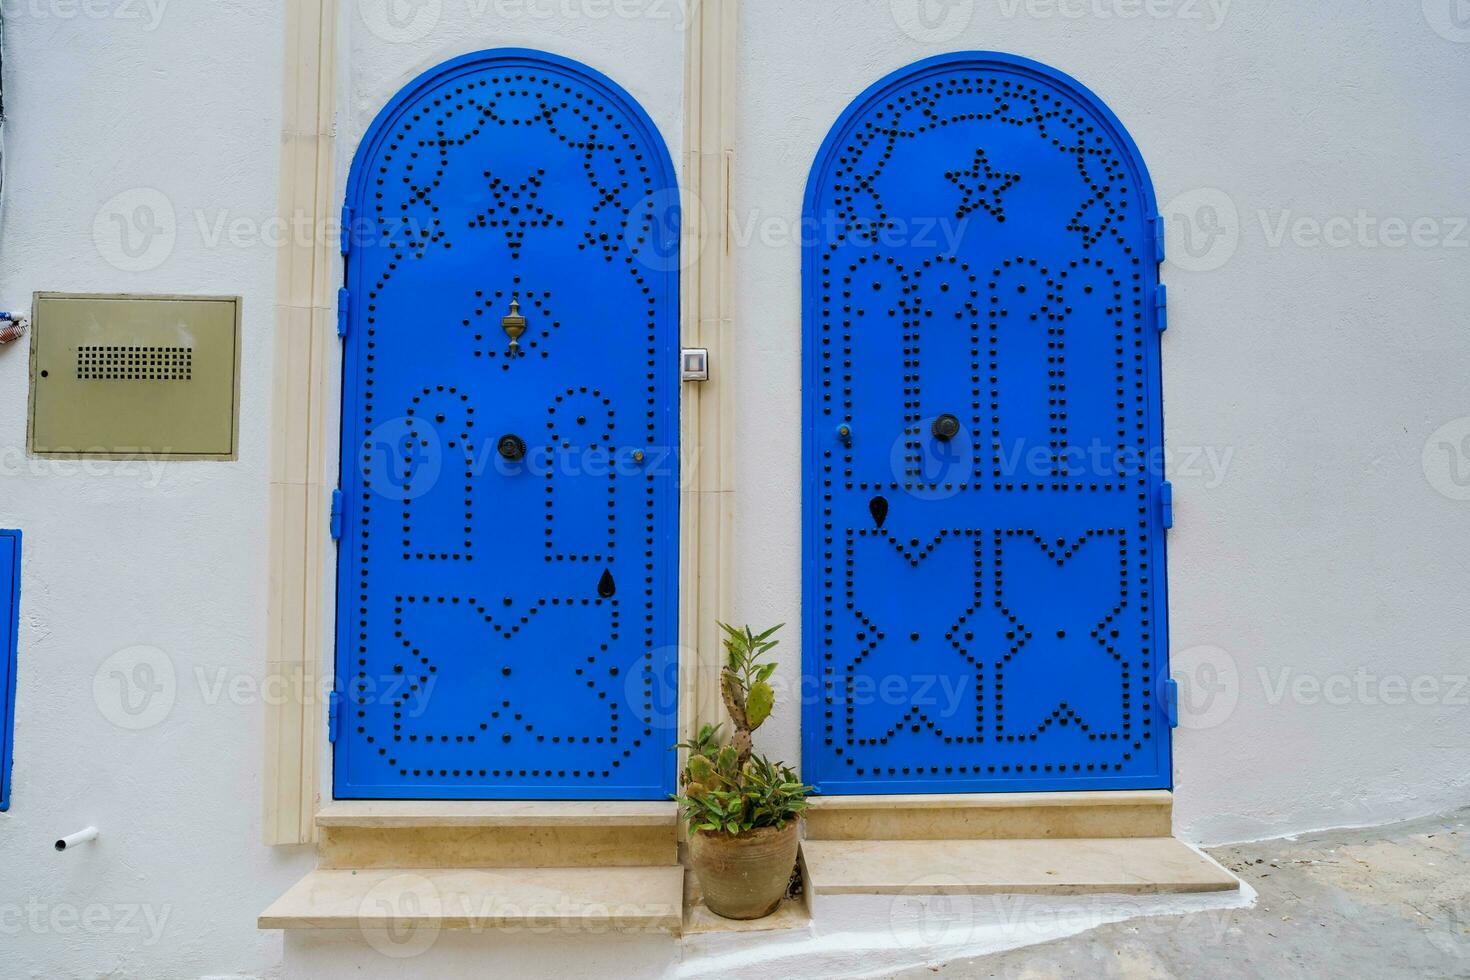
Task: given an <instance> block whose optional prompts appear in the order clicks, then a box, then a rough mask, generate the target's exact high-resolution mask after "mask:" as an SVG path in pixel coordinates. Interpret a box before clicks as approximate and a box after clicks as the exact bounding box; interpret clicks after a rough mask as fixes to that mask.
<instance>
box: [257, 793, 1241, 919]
mask: <svg viewBox="0 0 1470 980" xmlns="http://www.w3.org/2000/svg"><path fill="white" fill-rule="evenodd" d="M1172 807H1173V796H1172V794H1171V793H1169V792H1168V791H1131V792H1087V793H1037V794H1031V793H1007V794H976V795H937V796H866V797H817V798H814V799H813V800H812V806H811V810H810V813H809V814H808V818H807V822H806V839H805V840H804V841H803V842H802V849H801V871H802V878H803V886H804V889H805V892H804V899H799V900H796V901H788V902H786V903H784V904H783V906H782V908H781V909H780V910H779V911H778V913H777V914H776V915H775V916H774V917H772V918H771V919H769V920H765V921H763V922H761V923H736V922H731V921H730V920H725V919H721V918H720V917H719V916H715V915H714V914H713V913H711V912H709V910H708V909H707V908H706V907H704V905H703V903H702V902H701V901H700V900H699V896H698V889H697V887H696V886H694V884H693V881H692V876H687V877H686V872H685V869H684V867H683V865H682V863H681V862H680V856H679V846H678V844H677V835H678V814H677V810H676V806H675V804H674V803H673V802H672V801H669V802H626V803H624V802H602V801H573V802H562V801H545V802H542V801H514V802H498V801H497V802H482V801H463V802H460V801H417V800H392V801H376V800H375V801H334V802H332V803H330V804H328V805H326V806H325V807H323V808H322V810H321V812H320V813H319V814H318V817H317V823H318V828H319V834H320V844H319V854H320V866H319V867H318V869H317V870H315V871H313V872H312V873H311V874H309V875H307V877H306V878H305V879H303V880H302V881H300V882H298V883H297V884H296V885H295V886H293V887H292V888H291V890H290V891H288V892H287V893H286V894H285V895H283V896H282V897H281V898H280V899H278V900H277V901H276V902H275V903H274V904H273V905H272V906H271V907H270V908H269V909H267V910H266V911H265V912H264V913H262V915H261V916H260V918H259V925H260V928H262V929H341V928H352V929H363V930H372V929H377V928H388V927H395V928H397V927H403V926H413V925H422V926H426V927H427V926H429V925H433V926H434V927H435V928H442V929H468V930H518V929H542V930H546V931H559V930H569V931H582V930H590V929H600V930H612V931H665V932H671V933H675V934H678V933H683V934H684V935H687V936H699V935H710V934H717V933H726V932H728V933H738V932H771V933H774V934H775V935H780V934H781V933H785V934H787V935H790V934H791V932H792V931H806V930H810V929H812V928H813V924H814V923H815V925H816V926H818V927H819V926H820V925H821V919H822V909H823V908H826V907H828V904H829V903H831V902H833V901H837V900H839V899H838V896H844V895H848V896H852V895H954V894H970V895H999V894H1019V895H1052V896H1069V895H1098V894H1118V895H1135V896H1136V895H1160V894H1179V893H1187V892H1209V891H1226V890H1231V889H1235V888H1236V887H1238V882H1237V881H1236V879H1235V878H1234V877H1233V876H1232V875H1230V874H1229V872H1227V871H1225V870H1224V869H1223V868H1221V867H1220V866H1219V865H1217V864H1215V863H1214V862H1213V861H1210V860H1209V859H1208V858H1206V857H1204V856H1203V855H1201V854H1200V853H1198V852H1197V851H1195V850H1193V849H1192V848H1190V847H1188V846H1187V845H1185V844H1183V843H1182V842H1180V841H1178V840H1175V839H1174V838H1172V837H1170V836H1169V834H1170V821H1171V819H1172ZM814 917H815V918H814Z"/></svg>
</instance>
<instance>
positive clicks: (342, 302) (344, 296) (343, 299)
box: [337, 286, 352, 337]
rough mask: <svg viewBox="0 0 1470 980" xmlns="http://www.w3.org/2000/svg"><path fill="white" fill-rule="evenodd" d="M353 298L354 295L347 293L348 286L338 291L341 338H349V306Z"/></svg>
mask: <svg viewBox="0 0 1470 980" xmlns="http://www.w3.org/2000/svg"><path fill="white" fill-rule="evenodd" d="M351 298H352V294H351V293H350V292H348V291H347V287H346V286H343V287H342V288H341V289H339V290H337V336H339V337H345V336H347V305H348V300H350V299H351Z"/></svg>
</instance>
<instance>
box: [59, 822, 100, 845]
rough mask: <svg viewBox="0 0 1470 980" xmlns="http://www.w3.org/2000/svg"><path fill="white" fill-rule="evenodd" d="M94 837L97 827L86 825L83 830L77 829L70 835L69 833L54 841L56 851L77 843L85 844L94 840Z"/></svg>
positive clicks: (95, 837)
mask: <svg viewBox="0 0 1470 980" xmlns="http://www.w3.org/2000/svg"><path fill="white" fill-rule="evenodd" d="M96 839H97V828H96V827H88V828H87V829H85V830H79V831H77V832H76V833H75V834H71V835H69V836H67V837H62V838H61V839H60V840H58V841H57V842H56V849H57V850H58V851H64V850H66V849H67V848H69V847H75V846H77V845H78V844H87V843H90V842H92V841H94V840H96Z"/></svg>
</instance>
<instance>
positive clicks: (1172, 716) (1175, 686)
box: [1164, 677, 1179, 728]
mask: <svg viewBox="0 0 1470 980" xmlns="http://www.w3.org/2000/svg"><path fill="white" fill-rule="evenodd" d="M1164 716H1165V717H1167V718H1168V719H1169V727H1170V728H1178V727H1179V682H1178V681H1176V680H1175V679H1174V678H1172V677H1165V678H1164Z"/></svg>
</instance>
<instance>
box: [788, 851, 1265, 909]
mask: <svg viewBox="0 0 1470 980" xmlns="http://www.w3.org/2000/svg"><path fill="white" fill-rule="evenodd" d="M801 861H802V869H803V876H804V879H805V885H806V888H807V889H808V895H809V900H810V901H811V903H812V912H813V914H814V915H820V909H821V903H822V902H823V900H824V899H825V898H828V897H831V896H835V895H1003V894H1023V895H1098V894H1119V895H1159V894H1180V893H1188V892H1212V891H1229V890H1232V889H1235V888H1238V887H1239V884H1240V883H1239V881H1238V880H1237V879H1236V878H1235V876H1234V875H1232V874H1231V873H1230V872H1229V871H1226V870H1225V869H1224V868H1223V867H1221V866H1220V865H1219V864H1217V863H1215V862H1214V861H1212V860H1211V859H1209V858H1208V857H1206V856H1204V855H1202V854H1200V853H1199V852H1198V851H1195V850H1194V849H1193V848H1190V847H1189V846H1188V845H1186V844H1184V843H1183V842H1181V841H1179V840H1176V839H1174V838H1172V837H1111V838H1097V839H1078V838H1071V839H1055V840H1014V839H1007V840H854V841H849V840H841V841H833V840H828V841H823V840H806V841H803V842H802V845H801Z"/></svg>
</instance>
